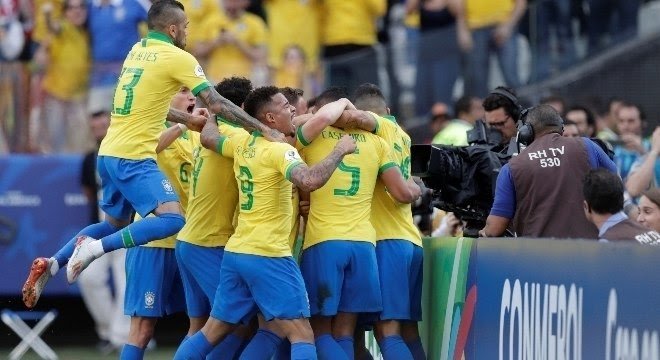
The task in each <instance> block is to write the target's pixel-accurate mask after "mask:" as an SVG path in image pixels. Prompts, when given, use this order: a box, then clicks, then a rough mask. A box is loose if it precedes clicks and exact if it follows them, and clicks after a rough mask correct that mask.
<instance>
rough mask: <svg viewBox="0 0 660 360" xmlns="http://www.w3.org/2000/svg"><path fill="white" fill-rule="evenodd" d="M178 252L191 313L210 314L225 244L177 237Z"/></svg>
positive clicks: (197, 314) (191, 314) (187, 304)
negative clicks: (204, 243)
mask: <svg viewBox="0 0 660 360" xmlns="http://www.w3.org/2000/svg"><path fill="white" fill-rule="evenodd" d="M175 253H176V262H177V264H179V271H180V272H181V280H182V281H183V289H184V290H185V293H186V308H187V312H188V316H190V317H206V316H209V314H210V313H211V304H213V298H214V297H215V292H216V290H218V283H219V282H220V265H222V256H223V255H224V253H225V248H224V246H223V247H204V246H199V245H194V244H191V243H189V242H185V241H181V240H178V241H177V242H176V251H175Z"/></svg>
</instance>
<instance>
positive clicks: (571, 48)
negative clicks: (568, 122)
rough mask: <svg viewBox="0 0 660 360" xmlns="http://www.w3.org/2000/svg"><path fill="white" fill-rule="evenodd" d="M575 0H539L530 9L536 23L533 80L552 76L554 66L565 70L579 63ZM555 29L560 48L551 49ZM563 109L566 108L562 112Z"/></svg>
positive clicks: (556, 44)
mask: <svg viewBox="0 0 660 360" xmlns="http://www.w3.org/2000/svg"><path fill="white" fill-rule="evenodd" d="M571 2H572V1H571V0H538V1H536V2H535V6H534V7H533V8H532V9H533V10H534V11H533V13H532V11H531V10H532V9H530V16H531V17H533V21H532V22H531V23H533V24H535V26H534V31H533V34H534V35H533V37H532V39H530V40H531V42H532V44H533V45H532V46H533V48H532V49H533V51H532V66H533V68H532V75H531V76H532V78H531V81H542V80H545V79H546V78H548V77H549V76H550V75H551V74H552V72H553V70H563V69H566V68H567V67H568V66H570V65H572V64H573V63H575V61H576V60H577V53H576V50H575V43H574V41H573V21H572V17H571ZM553 31H554V35H555V36H554V38H555V39H556V41H555V42H554V43H555V46H556V49H555V50H556V51H555V52H553V51H552V49H551V44H552V37H551V36H550V33H551V32H553ZM554 54H556V55H557V56H556V58H557V60H558V61H557V64H556V66H553V64H552V63H553V58H555V56H553V55H554ZM560 113H562V112H560Z"/></svg>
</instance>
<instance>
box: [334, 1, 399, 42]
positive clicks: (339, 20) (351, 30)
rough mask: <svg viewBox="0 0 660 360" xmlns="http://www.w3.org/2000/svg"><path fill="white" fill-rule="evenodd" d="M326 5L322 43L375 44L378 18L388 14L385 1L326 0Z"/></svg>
mask: <svg viewBox="0 0 660 360" xmlns="http://www.w3.org/2000/svg"><path fill="white" fill-rule="evenodd" d="M323 5H324V8H323V12H322V14H323V18H322V22H323V31H322V34H323V45H343V44H356V45H373V44H375V43H376V41H377V39H376V33H377V29H376V21H377V20H378V18H379V17H381V16H383V15H385V10H386V5H387V2H386V1H385V0H350V1H346V0H325V1H323Z"/></svg>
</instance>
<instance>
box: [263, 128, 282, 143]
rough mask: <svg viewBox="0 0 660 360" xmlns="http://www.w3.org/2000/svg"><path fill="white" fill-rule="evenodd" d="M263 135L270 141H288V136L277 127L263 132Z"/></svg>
mask: <svg viewBox="0 0 660 360" xmlns="http://www.w3.org/2000/svg"><path fill="white" fill-rule="evenodd" d="M262 135H263V136H264V138H265V139H266V140H268V141H272V142H287V141H286V136H284V134H282V133H281V132H279V131H277V130H275V129H268V130H267V131H265V132H263V133H262Z"/></svg>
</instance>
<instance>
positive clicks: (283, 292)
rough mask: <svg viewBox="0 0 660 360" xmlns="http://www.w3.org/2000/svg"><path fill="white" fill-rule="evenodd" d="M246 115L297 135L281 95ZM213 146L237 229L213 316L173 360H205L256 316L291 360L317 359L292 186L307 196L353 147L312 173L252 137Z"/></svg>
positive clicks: (259, 93) (254, 97)
mask: <svg viewBox="0 0 660 360" xmlns="http://www.w3.org/2000/svg"><path fill="white" fill-rule="evenodd" d="M245 109H246V111H247V112H248V113H249V114H251V115H253V116H256V117H257V118H259V119H260V120H261V121H262V122H264V123H266V124H268V126H272V127H273V128H276V129H278V130H279V131H282V132H283V133H285V134H289V135H293V134H294V131H295V130H294V127H293V124H292V122H291V120H292V118H293V115H294V114H295V111H294V110H293V107H292V106H291V105H290V104H289V103H288V101H287V100H286V98H285V97H284V95H282V93H280V92H279V89H277V88H275V87H271V86H269V87H262V88H259V89H255V90H254V91H253V92H252V93H251V94H250V95H249V96H248V98H247V99H246V101H245ZM218 147H219V149H220V151H221V152H222V153H223V155H225V156H233V158H234V172H235V174H236V179H237V181H238V183H239V184H238V186H237V187H238V189H239V209H240V210H239V211H240V213H239V217H238V225H237V227H236V232H235V233H234V234H233V235H232V236H231V238H230V239H229V241H228V243H227V246H226V247H225V254H224V258H223V260H222V271H221V274H220V285H219V286H218V290H217V293H216V297H215V300H214V304H213V309H212V310H211V317H210V318H209V321H208V322H207V323H206V325H204V327H203V328H202V330H201V331H200V332H198V333H196V334H195V335H193V336H192V337H190V338H189V339H188V340H186V341H184V343H183V344H182V345H181V346H180V347H179V350H178V351H177V353H176V355H175V356H174V358H175V359H203V358H204V357H205V356H206V354H208V353H209V352H210V351H211V348H212V344H216V343H218V342H219V341H221V340H222V339H223V338H224V337H225V336H226V335H227V334H228V333H229V332H230V331H231V330H232V329H233V328H234V327H235V326H236V324H238V323H241V322H243V321H245V320H247V319H249V318H251V317H252V316H254V313H255V312H256V311H257V310H259V311H260V312H261V313H262V314H263V316H264V318H265V320H266V321H269V322H270V321H272V322H273V324H274V325H276V326H277V327H278V328H279V329H280V330H282V332H283V333H284V334H285V335H286V337H287V338H288V339H289V340H290V341H291V343H292V350H291V357H292V358H295V359H316V350H315V347H314V334H313V333H312V329H311V327H310V325H309V322H308V321H307V317H308V316H309V303H308V300H307V293H306V292H305V286H304V283H303V280H302V276H301V275H300V270H299V269H298V267H297V265H296V263H295V261H294V260H293V258H292V256H291V249H290V248H289V245H288V234H289V231H290V227H291V213H292V209H291V183H290V182H293V183H294V184H295V185H297V186H299V187H300V188H302V189H304V190H305V191H314V190H316V189H318V188H319V187H321V186H323V184H325V182H326V181H327V180H328V179H329V178H330V176H331V174H332V172H333V171H334V169H336V167H337V165H338V164H339V163H340V162H341V160H342V159H343V158H344V156H345V155H347V154H349V153H351V152H353V151H354V150H355V141H354V140H353V139H351V138H350V137H343V138H342V139H341V140H339V141H338V142H337V143H336V144H335V147H334V148H333V150H332V151H331V153H330V154H329V155H328V156H327V157H326V158H325V159H323V160H322V161H320V162H319V163H318V164H317V165H315V166H313V167H311V168H310V167H307V165H306V164H305V163H304V162H303V161H302V159H301V158H300V156H299V155H298V152H297V150H296V149H295V148H294V147H293V146H291V145H289V144H283V143H271V142H266V141H264V139H263V138H262V137H261V136H260V134H259V133H256V132H255V133H252V134H250V135H245V134H243V135H241V134H239V135H235V136H233V137H230V138H226V137H220V139H219V142H218ZM264 236H266V237H264ZM248 347H249V345H248Z"/></svg>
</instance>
